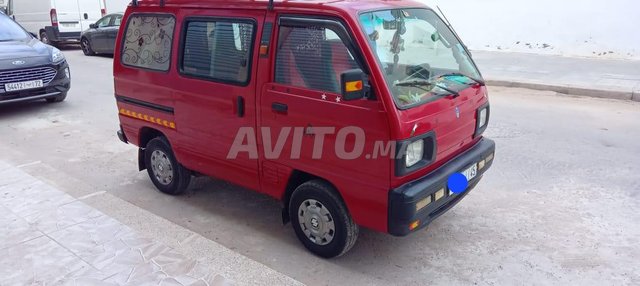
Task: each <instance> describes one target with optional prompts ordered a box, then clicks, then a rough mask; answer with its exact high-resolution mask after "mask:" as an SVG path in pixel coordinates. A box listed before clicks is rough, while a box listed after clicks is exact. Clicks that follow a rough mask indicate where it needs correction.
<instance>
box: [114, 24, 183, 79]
mask: <svg viewBox="0 0 640 286" xmlns="http://www.w3.org/2000/svg"><path fill="white" fill-rule="evenodd" d="M175 25H176V20H175V18H173V17H172V16H169V15H152V16H151V15H134V16H131V17H130V18H129V20H128V22H127V29H126V31H125V36H124V47H123V49H122V55H121V59H122V63H123V64H125V65H128V66H133V67H139V68H145V69H151V70H158V71H168V70H169V66H170V63H171V46H172V44H173V30H174V28H175Z"/></svg>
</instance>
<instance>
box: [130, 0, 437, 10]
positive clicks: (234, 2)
mask: <svg viewBox="0 0 640 286" xmlns="http://www.w3.org/2000/svg"><path fill="white" fill-rule="evenodd" d="M160 2H162V0H138V5H139V6H159V5H160ZM164 3H165V6H168V7H175V6H181V7H188V8H224V9H266V8H267V6H268V3H269V1H268V0H164ZM407 7H426V6H425V4H424V3H420V2H417V1H412V0H358V1H354V0H275V1H274V9H275V10H289V9H292V8H293V9H300V10H315V11H317V10H318V9H329V10H338V11H349V12H359V11H367V10H377V9H392V8H407Z"/></svg>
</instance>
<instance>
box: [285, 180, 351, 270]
mask: <svg viewBox="0 0 640 286" xmlns="http://www.w3.org/2000/svg"><path fill="white" fill-rule="evenodd" d="M289 215H290V217H291V222H292V226H293V229H294V230H295V232H296V236H297V237H298V239H299V240H300V242H302V244H303V245H304V246H305V247H306V248H307V249H308V250H309V251H311V252H312V253H314V254H316V255H318V256H320V257H324V258H333V257H338V256H341V255H343V254H345V253H347V251H349V250H350V249H351V248H352V247H353V245H354V244H355V242H356V239H357V238H358V232H359V228H358V225H356V224H355V223H354V222H353V219H351V216H350V215H349V212H348V211H347V208H346V206H345V205H344V203H343V202H342V199H340V197H339V196H338V195H337V191H336V190H335V188H333V186H331V185H330V184H329V183H327V182H325V181H322V180H313V181H309V182H306V183H304V184H302V185H300V186H299V187H298V188H296V190H295V191H294V193H293V195H292V196H291V201H290V203H289Z"/></svg>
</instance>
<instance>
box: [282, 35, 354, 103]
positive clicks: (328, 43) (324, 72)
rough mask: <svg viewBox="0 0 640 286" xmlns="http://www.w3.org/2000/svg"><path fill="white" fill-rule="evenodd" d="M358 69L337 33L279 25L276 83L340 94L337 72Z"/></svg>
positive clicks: (339, 73) (338, 73) (338, 74)
mask: <svg viewBox="0 0 640 286" xmlns="http://www.w3.org/2000/svg"><path fill="white" fill-rule="evenodd" d="M356 68H359V67H358V64H357V62H356V61H355V59H354V57H353V55H352V54H351V52H350V51H349V49H348V48H347V46H346V45H345V44H344V43H343V42H342V40H341V39H340V37H339V36H338V34H337V33H336V32H335V31H333V30H331V29H329V28H321V27H304V28H303V27H286V26H283V27H280V35H279V39H278V53H277V57H276V82H277V83H281V84H286V85H291V86H297V87H303V88H307V89H312V90H317V91H323V92H331V93H337V94H339V93H340V92H341V91H340V75H341V74H342V73H343V72H345V71H347V70H351V69H356Z"/></svg>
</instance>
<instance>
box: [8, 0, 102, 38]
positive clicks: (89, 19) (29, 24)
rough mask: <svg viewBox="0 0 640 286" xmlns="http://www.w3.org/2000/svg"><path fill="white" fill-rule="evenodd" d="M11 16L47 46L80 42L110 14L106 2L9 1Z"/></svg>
mask: <svg viewBox="0 0 640 286" xmlns="http://www.w3.org/2000/svg"><path fill="white" fill-rule="evenodd" d="M5 1H6V2H7V15H9V16H11V17H13V18H14V19H15V20H16V21H17V22H18V23H20V25H22V26H23V27H24V28H25V29H26V30H27V31H29V32H31V33H33V34H36V35H39V36H40V40H41V41H42V42H44V43H45V44H50V45H57V44H63V43H69V42H79V41H80V33H81V32H82V31H84V30H86V29H88V28H89V25H90V24H93V23H95V22H96V21H97V20H99V19H100V18H101V17H102V16H104V15H106V13H107V10H106V8H105V3H104V0H29V1H25V0H5Z"/></svg>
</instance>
